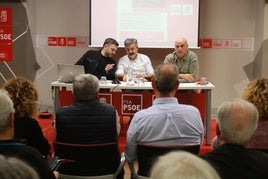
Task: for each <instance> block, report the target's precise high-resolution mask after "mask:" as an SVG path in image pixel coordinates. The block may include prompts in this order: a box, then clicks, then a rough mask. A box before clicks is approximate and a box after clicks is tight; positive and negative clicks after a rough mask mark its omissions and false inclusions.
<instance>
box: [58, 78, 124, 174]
mask: <svg viewBox="0 0 268 179" xmlns="http://www.w3.org/2000/svg"><path fill="white" fill-rule="evenodd" d="M98 92H99V81H98V79H97V78H96V77H95V76H94V75H91V74H82V75H79V76H77V77H75V80H74V82H73V94H74V99H75V103H74V104H73V105H70V106H66V107H62V108H60V109H59V110H58V111H57V113H56V133H57V135H56V141H58V142H65V143H75V144H102V143H109V142H115V143H116V144H117V146H118V133H119V130H120V124H119V120H118V118H117V114H116V109H115V107H114V106H112V105H110V104H106V103H101V102H99V101H98V100H97V95H98ZM114 156H115V161H117V163H118V164H119V163H120V153H119V148H118V147H117V151H116V152H115V154H114ZM89 162H94V161H89ZM104 162H109V161H104ZM89 170H91V169H90V168H89ZM107 170H110V169H107ZM59 171H60V170H59ZM60 172H61V171H60ZM105 172H107V171H104V174H107V173H105ZM83 173H86V172H84V171H83ZM77 175H79V173H77Z"/></svg>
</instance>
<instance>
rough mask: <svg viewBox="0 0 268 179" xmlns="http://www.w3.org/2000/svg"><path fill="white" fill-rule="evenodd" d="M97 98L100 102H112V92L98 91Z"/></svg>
mask: <svg viewBox="0 0 268 179" xmlns="http://www.w3.org/2000/svg"><path fill="white" fill-rule="evenodd" d="M98 100H99V102H101V103H107V104H112V94H105V93H99V94H98Z"/></svg>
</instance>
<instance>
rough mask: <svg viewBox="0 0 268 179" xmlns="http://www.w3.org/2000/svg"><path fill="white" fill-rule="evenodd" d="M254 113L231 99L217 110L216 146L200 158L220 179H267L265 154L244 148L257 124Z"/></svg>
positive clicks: (248, 105) (267, 157)
mask: <svg viewBox="0 0 268 179" xmlns="http://www.w3.org/2000/svg"><path fill="white" fill-rule="evenodd" d="M258 118H259V115H258V110H257V108H256V107H255V106H254V105H253V104H252V103H250V102H248V101H245V100H242V99H235V100H232V101H226V102H224V103H222V104H221V105H220V106H219V108H218V117H217V120H218V121H217V122H218V127H219V134H218V140H219V144H220V146H218V147H217V148H216V149H215V150H213V151H212V152H209V153H207V154H205V155H201V157H202V158H204V159H205V160H207V161H208V162H209V163H210V164H211V165H212V166H213V167H214V168H215V169H216V170H217V172H218V173H219V175H220V176H221V178H222V179H225V178H226V179H227V178H228V179H229V178H243V179H247V178H248V179H249V178H268V170H267V166H268V155H267V154H266V153H264V152H260V151H254V150H249V149H246V148H245V147H244V145H245V143H246V142H247V141H249V140H250V138H251V136H252V134H253V133H254V131H255V129H256V128H257V124H258Z"/></svg>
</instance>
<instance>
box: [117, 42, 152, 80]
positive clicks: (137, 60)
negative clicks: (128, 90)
mask: <svg viewBox="0 0 268 179" xmlns="http://www.w3.org/2000/svg"><path fill="white" fill-rule="evenodd" d="M124 45H125V50H126V55H125V56H123V57H121V58H120V59H119V61H118V69H117V71H116V76H117V78H118V79H119V80H121V81H126V80H127V78H128V72H129V71H130V70H132V72H133V74H132V75H133V76H135V77H137V78H144V79H146V80H148V81H150V80H151V78H152V77H153V73H154V69H153V67H152V63H151V60H150V58H149V57H148V56H147V55H144V54H141V53H138V41H137V40H136V39H134V38H128V39H126V40H125V42H124Z"/></svg>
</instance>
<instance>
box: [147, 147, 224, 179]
mask: <svg viewBox="0 0 268 179" xmlns="http://www.w3.org/2000/svg"><path fill="white" fill-rule="evenodd" d="M150 178H151V179H163V178H181V179H220V177H219V175H218V173H217V172H216V170H215V169H214V168H213V167H212V166H211V165H210V164H209V163H208V162H207V161H205V160H204V159H201V158H199V157H198V156H195V155H194V154H191V153H189V152H186V151H176V152H170V153H167V154H166V155H163V156H160V157H159V159H158V160H157V161H156V163H155V164H154V166H153V168H152V171H151V176H150Z"/></svg>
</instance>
